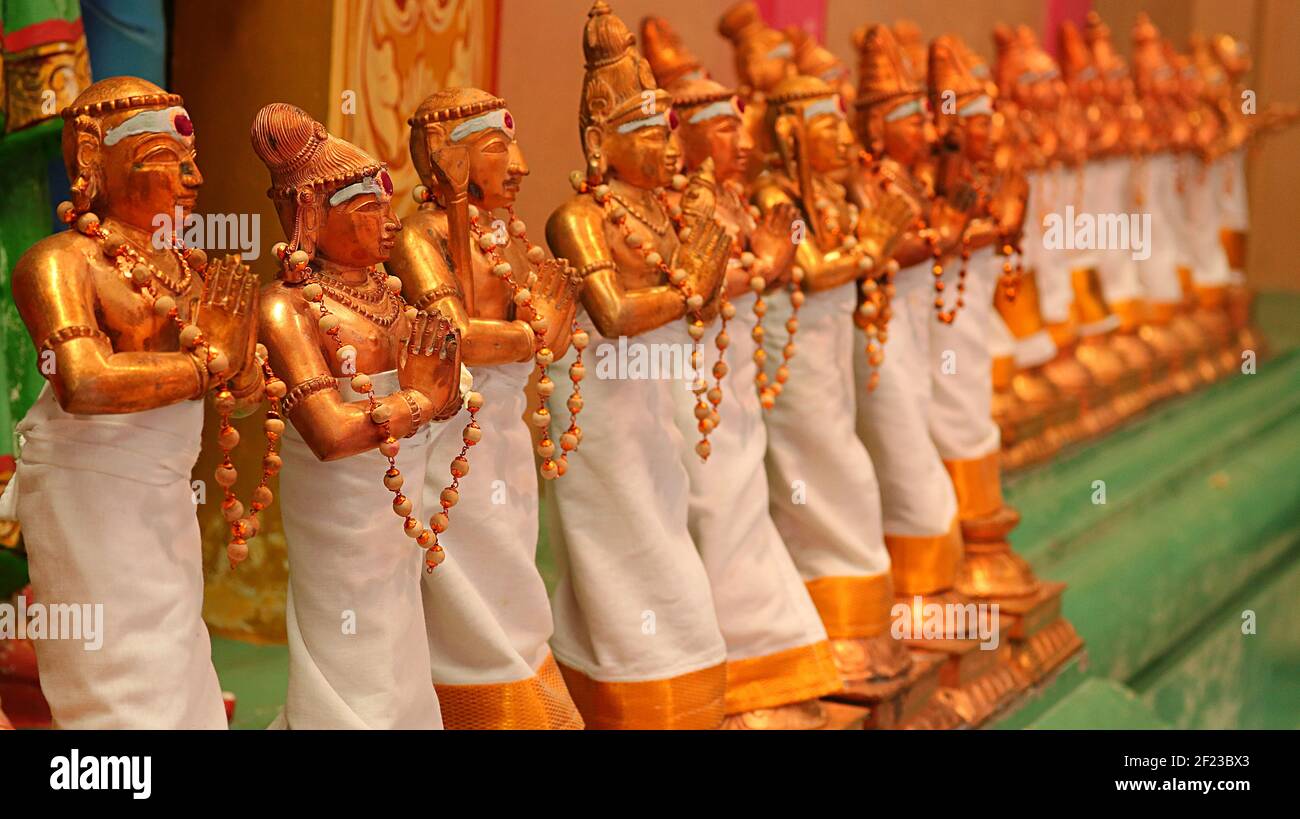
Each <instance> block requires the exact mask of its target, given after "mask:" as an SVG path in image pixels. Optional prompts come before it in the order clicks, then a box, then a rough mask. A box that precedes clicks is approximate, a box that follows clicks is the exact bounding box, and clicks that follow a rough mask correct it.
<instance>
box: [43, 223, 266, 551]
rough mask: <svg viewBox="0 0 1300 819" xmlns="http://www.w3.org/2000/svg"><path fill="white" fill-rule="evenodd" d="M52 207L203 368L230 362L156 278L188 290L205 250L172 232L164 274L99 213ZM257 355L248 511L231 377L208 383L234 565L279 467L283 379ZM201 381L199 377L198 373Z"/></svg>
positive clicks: (263, 350)
mask: <svg viewBox="0 0 1300 819" xmlns="http://www.w3.org/2000/svg"><path fill="white" fill-rule="evenodd" d="M57 213H58V216H59V219H61V220H62V221H63V222H64V223H65V224H68V225H72V226H74V227H75V228H76V230H77V231H78V232H79V233H81V234H82V235H84V236H89V237H91V238H94V239H98V240H99V243H100V250H101V251H102V252H103V253H104V255H105V256H107V257H108V258H109V259H111V260H112V261H113V264H114V265H115V266H116V267H117V270H118V274H119V275H121V276H122V278H123V279H124V280H125V281H126V282H128V283H129V284H131V285H132V286H133V287H134V288H135V290H136V292H138V293H139V294H140V295H141V296H142V297H144V298H145V299H148V300H149V302H150V305H151V306H152V307H153V312H154V315H156V316H158V317H159V318H163V319H168V320H170V321H171V322H172V323H174V324H175V325H176V328H177V331H178V338H179V341H180V344H181V347H183V348H184V349H186V350H189V351H190V354H191V355H195V356H201V358H202V361H203V365H204V367H205V369H206V372H207V373H218V372H221V371H223V370H225V369H226V368H227V367H228V366H229V363H230V362H229V361H228V360H227V358H226V354H225V353H214V352H213V351H212V345H211V344H209V343H208V342H207V341H206V340H205V339H204V338H203V331H202V330H200V329H199V327H198V325H197V324H187V323H186V322H185V321H184V320H182V319H181V317H180V311H179V309H178V308H177V306H176V298H175V296H174V295H170V294H166V293H159V291H158V287H157V286H158V284H159V283H161V284H162V286H163V287H165V288H167V289H168V290H171V291H172V293H174V294H176V295H179V294H180V293H183V292H184V291H185V290H187V289H188V288H189V286H190V284H191V283H192V282H193V276H194V273H195V272H196V271H197V272H198V273H199V275H200V277H201V276H202V273H203V271H204V270H205V269H206V268H207V254H206V253H204V252H203V250H201V249H200V248H188V247H185V245H184V243H183V242H182V241H181V240H180V238H179V237H178V236H176V235H175V234H174V233H173V234H172V241H171V244H170V246H169V248H168V250H169V251H170V252H171V253H172V255H173V257H174V258H175V259H176V264H177V267H178V268H179V269H180V271H181V275H180V278H179V279H176V278H171V277H168V276H166V275H165V274H163V271H162V270H161V269H160V268H159V267H158V266H157V265H154V264H152V263H151V262H149V261H148V259H146V258H145V256H144V254H143V253H141V252H140V251H139V250H137V249H136V247H135V246H134V245H133V244H132V243H130V242H129V241H128V240H126V238H125V237H123V236H121V235H119V234H116V233H111V232H110V231H108V230H107V229H105V228H104V226H103V224H102V222H101V221H100V218H99V217H98V216H96V215H95V214H94V213H91V212H90V211H78V210H77V209H76V207H75V206H74V205H73V204H72V203H71V202H61V203H60V204H59V206H58V209H57ZM256 356H257V359H258V364H259V366H260V367H261V368H262V372H263V375H264V379H265V380H264V389H265V396H266V397H268V398H270V400H271V409H270V411H268V412H267V414H266V419H265V421H264V422H263V430H264V432H265V434H266V455H265V456H264V457H263V459H262V479H261V481H260V482H259V483H258V485H257V488H255V489H254V490H253V496H252V503H251V510H252V511H251V513H250V514H248V515H245V514H244V512H245V509H244V505H243V504H242V503H241V502H240V501H239V499H238V498H237V497H236V496H235V491H234V485H235V481H236V480H237V479H238V478H239V473H238V471H237V470H236V469H235V465H234V462H233V460H232V459H231V453H232V452H233V451H234V449H235V447H236V446H238V444H239V431H238V430H236V429H235V428H234V426H233V425H232V424H231V423H230V417H231V414H232V413H233V412H234V410H235V405H236V403H237V399H236V398H235V395H234V393H233V392H232V391H231V389H230V383H229V382H228V381H223V382H222V383H220V384H217V385H215V386H213V387H212V392H213V393H214V396H213V406H214V407H215V408H216V410H217V413H218V414H219V416H220V431H219V433H218V435H217V444H218V446H219V447H220V449H221V463H220V464H218V466H217V468H216V470H215V473H214V477H215V478H216V481H217V484H218V485H219V486H220V487H221V490H222V502H221V512H222V516H223V517H224V518H225V519H226V523H227V525H228V526H229V532H230V540H229V543H228V544H227V546H226V558H227V559H228V560H229V561H230V567H231V568H232V569H234V568H235V567H236V566H238V565H239V564H240V563H241V562H243V561H244V559H246V558H247V557H248V539H249V538H251V537H253V536H254V535H256V534H257V532H258V529H259V528H260V523H259V521H258V514H259V513H260V512H261V511H262V510H263V509H265V508H267V507H268V506H270V505H271V502H272V500H273V498H272V495H271V490H270V488H269V487H268V486H267V483H268V482H269V480H270V478H271V477H272V476H273V475H275V474H276V473H277V472H279V471H280V457H279V455H278V454H276V449H275V444H276V442H277V441H278V440H279V437H280V432H282V431H283V429H284V423H283V421H281V420H280V417H279V400H280V398H282V397H283V396H284V394H285V386H284V382H283V381H281V380H279V379H278V378H276V377H275V374H274V373H272V372H271V367H270V364H268V363H267V356H266V348H265V347H263V346H262V345H260V344H259V345H257V349H256ZM200 381H203V378H200Z"/></svg>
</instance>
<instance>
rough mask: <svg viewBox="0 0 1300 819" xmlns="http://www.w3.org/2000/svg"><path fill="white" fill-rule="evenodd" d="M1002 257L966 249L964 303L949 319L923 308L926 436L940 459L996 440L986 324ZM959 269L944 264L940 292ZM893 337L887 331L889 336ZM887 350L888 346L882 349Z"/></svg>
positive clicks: (964, 455) (986, 448) (993, 447)
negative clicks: (927, 386) (926, 351)
mask: <svg viewBox="0 0 1300 819" xmlns="http://www.w3.org/2000/svg"><path fill="white" fill-rule="evenodd" d="M1002 262H1003V257H1002V256H1000V255H998V254H997V253H996V252H995V250H994V247H993V246H991V245H990V246H989V247H985V248H981V249H979V250H977V251H975V252H974V253H972V254H971V258H970V264H969V266H968V267H967V274H966V297H965V305H966V306H965V307H964V308H962V310H961V312H960V313H958V314H957V318H956V319H954V320H953V322H952V323H951V324H944V323H943V322H941V321H938V320H937V319H936V318H935V317H934V314H933V311H926V312H927V314H928V315H929V317H930V321H928V322H926V326H927V329H928V332H929V351H930V355H929V358H930V384H931V391H932V399H933V400H932V401H931V402H930V416H929V419H930V435H931V437H932V438H933V439H934V445H935V448H936V449H937V450H938V452H939V456H940V457H941V458H943V459H944V460H945V461H964V460H971V459H975V458H981V457H984V456H985V455H988V454H989V453H990V452H996V451H997V450H998V446H999V443H1000V438H999V433H998V425H997V424H995V423H993V357H992V356H991V355H990V354H989V327H990V325H991V324H992V321H993V315H992V314H993V312H994V311H993V289H994V288H995V287H997V282H998V277H999V276H1001V275H1002ZM957 271H958V268H957V267H955V266H954V264H949V265H947V266H946V267H945V269H944V276H943V280H944V283H945V290H944V293H945V294H947V295H948V296H949V298H955V296H954V295H953V294H955V293H956V289H957V279H958V275H957ZM890 338H891V341H892V338H893V337H892V335H891V337H890ZM885 354H886V356H888V355H889V351H888V349H886V352H885Z"/></svg>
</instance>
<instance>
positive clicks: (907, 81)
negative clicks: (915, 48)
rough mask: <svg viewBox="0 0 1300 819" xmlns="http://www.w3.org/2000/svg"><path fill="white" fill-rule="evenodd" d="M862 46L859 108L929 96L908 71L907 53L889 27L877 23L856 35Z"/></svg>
mask: <svg viewBox="0 0 1300 819" xmlns="http://www.w3.org/2000/svg"><path fill="white" fill-rule="evenodd" d="M854 39H855V41H856V43H857V46H858V98H857V100H856V103H855V104H856V105H857V107H858V108H859V109H866V108H871V107H873V106H877V105H890V104H893V103H896V102H902V101H904V100H907V99H911V98H915V97H920V96H922V95H924V94H925V88H924V87H923V86H922V85H921V84H920V82H918V80H917V78H916V77H915V76H914V75H913V74H912V72H911V71H909V70H908V68H907V64H906V62H905V61H904V58H903V51H902V49H901V48H900V47H899V45H898V40H896V39H895V38H894V34H893V32H892V31H890V30H889V26H886V25H882V24H880V23H876V24H873V25H871V26H870V27H868V28H867V29H866V31H865V32H863V31H861V30H859V33H858V34H857V35H855V38H854Z"/></svg>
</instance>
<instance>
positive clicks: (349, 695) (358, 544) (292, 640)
mask: <svg viewBox="0 0 1300 819" xmlns="http://www.w3.org/2000/svg"><path fill="white" fill-rule="evenodd" d="M371 379H372V381H373V383H374V387H375V395H376V396H384V395H388V394H391V393H393V392H396V391H397V390H398V389H400V386H399V384H398V383H397V373H396V371H389V372H386V373H379V374H377V375H372V376H371ZM339 389H340V392H341V393H342V395H343V399H344V400H345V401H356V400H360V399H361V396H359V395H357V394H355V393H353V392H352V390H351V388H350V386H349V384H348V383H347V381H346V380H344V379H339ZM432 427H433V425H426V426H424V427H423V428H421V429H420V430H419V431H418V432H417V433H416V434H415V435H414V436H412V437H410V438H405V439H403V440H402V442H401V444H402V446H401V449H400V451H399V452H398V455H397V468H398V469H399V470H401V472H402V475H403V476H405V478H406V480H407V482H408V484H407V485H408V486H411V488H412V491H410V492H409V493H408V494H407V496H408V497H409V498H410V499H411V502H412V504H413V505H414V511H413V512H412V514H413V515H415V516H416V517H417V518H419V519H420V520H421V521H423V522H424V523H425V524H426V525H427V523H428V518H429V513H428V511H427V509H426V507H424V504H423V503H422V502H421V497H420V495H421V493H420V491H419V487H420V482H421V480H422V479H423V477H424V475H425V473H426V471H427V470H428V459H429V450H430V442H431V440H432V437H433V428H432ZM281 441H282V446H281V456H282V457H283V459H284V467H283V470H282V471H281V474H280V497H279V499H278V500H279V502H280V514H281V516H282V518H283V520H284V534H285V539H286V541H287V542H288V550H289V590H288V594H287V596H286V600H285V620H286V625H287V630H288V636H289V692H288V697H287V699H286V701H285V706H284V710H283V712H282V713H281V715H280V717H279V718H278V719H277V721H276V723H275V725H274V726H273V727H287V728H295V729H301V728H307V729H314V728H441V727H442V716H441V714H440V712H439V710H438V698H437V695H436V694H435V693H434V688H433V685H432V684H431V683H430V680H429V646H428V641H427V639H426V636H425V629H424V610H423V606H422V603H421V599H420V587H421V577H422V576H423V574H424V552H423V550H421V549H420V548H419V547H418V546H417V545H416V543H415V541H414V539H412V538H410V537H407V536H406V534H405V533H403V531H402V519H401V518H400V517H398V516H397V515H395V514H393V510H392V502H393V494H392V493H391V492H389V491H388V490H387V489H385V488H384V484H383V476H384V472H385V471H386V470H387V469H388V459H386V458H384V457H383V456H382V455H381V454H380V453H379V451H378V450H377V449H376V450H371V451H369V452H364V453H361V454H358V455H353V456H351V457H348V458H344V459H342V460H338V461H330V462H323V461H321V460H319V459H317V457H316V456H315V455H314V454H313V453H312V452H311V450H310V449H309V448H308V447H307V444H306V443H304V441H303V440H302V437H301V436H300V435H298V433H297V432H296V431H295V430H294V429H293V428H292V427H290V428H288V429H286V430H285V434H284V436H283V438H282V439H281ZM435 571H441V569H440V568H439V569H435Z"/></svg>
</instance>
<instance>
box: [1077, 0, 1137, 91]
mask: <svg viewBox="0 0 1300 819" xmlns="http://www.w3.org/2000/svg"><path fill="white" fill-rule="evenodd" d="M1084 37H1085V38H1086V39H1087V41H1088V47H1089V48H1090V49H1091V51H1092V63H1093V65H1094V66H1096V67H1097V71H1098V72H1100V73H1101V75H1102V76H1106V77H1114V76H1118V75H1119V74H1122V73H1124V72H1126V71H1127V70H1128V69H1127V66H1126V64H1125V62H1124V58H1123V57H1120V56H1119V55H1118V54H1116V53H1115V44H1114V43H1112V42H1111V39H1110V26H1108V25H1106V22H1105V21H1104V20H1102V19H1101V15H1100V14H1098V13H1097V12H1095V11H1090V12H1088V19H1087V23H1086V24H1085V26H1084Z"/></svg>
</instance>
